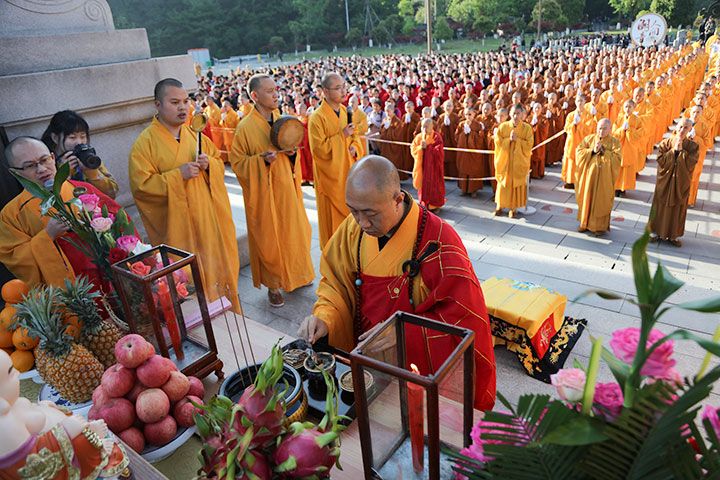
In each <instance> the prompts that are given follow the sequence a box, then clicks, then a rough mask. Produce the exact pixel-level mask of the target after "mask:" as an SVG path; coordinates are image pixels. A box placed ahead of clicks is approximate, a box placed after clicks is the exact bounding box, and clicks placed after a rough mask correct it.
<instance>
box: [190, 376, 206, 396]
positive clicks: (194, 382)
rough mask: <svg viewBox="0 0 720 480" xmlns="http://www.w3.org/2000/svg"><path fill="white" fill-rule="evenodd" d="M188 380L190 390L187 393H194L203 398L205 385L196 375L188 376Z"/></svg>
mask: <svg viewBox="0 0 720 480" xmlns="http://www.w3.org/2000/svg"><path fill="white" fill-rule="evenodd" d="M188 380H190V390H189V391H188V393H187V394H188V395H194V396H196V397H198V398H205V385H203V383H202V381H200V379H199V378H197V377H188Z"/></svg>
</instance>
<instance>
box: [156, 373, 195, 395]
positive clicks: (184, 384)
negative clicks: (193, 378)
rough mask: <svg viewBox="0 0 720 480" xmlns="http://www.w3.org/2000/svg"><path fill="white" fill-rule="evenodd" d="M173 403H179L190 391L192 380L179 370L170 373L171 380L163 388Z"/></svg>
mask: <svg viewBox="0 0 720 480" xmlns="http://www.w3.org/2000/svg"><path fill="white" fill-rule="evenodd" d="M162 389H163V392H165V393H166V394H167V396H168V398H169V399H170V401H171V402H177V401H179V400H180V399H182V398H183V397H184V396H185V395H187V393H188V391H190V380H188V378H187V377H186V376H185V374H184V373H180V372H179V371H177V370H173V371H172V372H170V378H168V381H167V382H165V384H164V385H163V386H162Z"/></svg>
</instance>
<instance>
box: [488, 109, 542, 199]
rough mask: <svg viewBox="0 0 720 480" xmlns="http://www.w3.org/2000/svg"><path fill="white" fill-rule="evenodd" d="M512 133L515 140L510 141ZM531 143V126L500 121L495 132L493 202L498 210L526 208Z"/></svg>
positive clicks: (523, 123)
mask: <svg viewBox="0 0 720 480" xmlns="http://www.w3.org/2000/svg"><path fill="white" fill-rule="evenodd" d="M513 130H515V131H516V133H517V140H516V141H514V142H513V141H510V133H511V132H512V131H513ZM533 142H534V134H533V129H532V127H531V126H530V124H528V123H526V122H521V123H520V125H518V126H517V127H515V126H514V125H513V122H512V121H507V122H503V123H502V124H500V126H499V127H498V129H497V132H496V133H495V178H496V179H497V189H496V190H495V203H496V204H497V208H511V209H515V208H519V207H524V206H525V205H527V174H528V172H529V171H530V157H531V156H532V147H533Z"/></svg>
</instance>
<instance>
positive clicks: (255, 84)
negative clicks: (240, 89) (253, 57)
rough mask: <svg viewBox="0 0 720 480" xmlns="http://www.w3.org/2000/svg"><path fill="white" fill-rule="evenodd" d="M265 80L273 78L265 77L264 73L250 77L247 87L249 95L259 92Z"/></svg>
mask: <svg viewBox="0 0 720 480" xmlns="http://www.w3.org/2000/svg"><path fill="white" fill-rule="evenodd" d="M263 80H272V78H270V75H265V74H264V73H258V74H255V75H253V76H252V77H250V80H249V81H248V85H247V90H248V95H250V94H251V93H252V92H257V91H258V89H259V88H260V85H262V82H263ZM251 98H252V97H251Z"/></svg>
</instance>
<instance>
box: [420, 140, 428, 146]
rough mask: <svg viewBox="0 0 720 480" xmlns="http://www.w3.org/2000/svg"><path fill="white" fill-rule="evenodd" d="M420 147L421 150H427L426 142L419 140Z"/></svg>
mask: <svg viewBox="0 0 720 480" xmlns="http://www.w3.org/2000/svg"><path fill="white" fill-rule="evenodd" d="M420 146H421V147H422V148H427V142H426V141H425V140H421V141H420Z"/></svg>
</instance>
